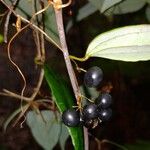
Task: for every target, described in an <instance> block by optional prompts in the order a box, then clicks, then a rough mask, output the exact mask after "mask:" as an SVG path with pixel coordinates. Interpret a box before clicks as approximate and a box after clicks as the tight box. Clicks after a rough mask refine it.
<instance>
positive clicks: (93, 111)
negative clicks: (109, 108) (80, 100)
mask: <svg viewBox="0 0 150 150" xmlns="http://www.w3.org/2000/svg"><path fill="white" fill-rule="evenodd" d="M82 115H83V119H84V120H91V119H95V118H97V116H98V109H97V105H95V104H90V105H86V106H84V107H83V112H82Z"/></svg>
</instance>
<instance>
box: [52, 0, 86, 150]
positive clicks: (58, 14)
mask: <svg viewBox="0 0 150 150" xmlns="http://www.w3.org/2000/svg"><path fill="white" fill-rule="evenodd" d="M55 1H56V3H59V4H61V3H62V1H61V0H55ZM55 1H54V2H55ZM55 16H56V23H57V28H58V32H59V38H60V43H61V48H62V51H63V56H64V59H65V63H66V67H67V71H68V74H69V77H70V81H71V84H72V88H73V91H74V94H75V98H76V100H77V104H79V103H80V98H81V93H80V90H79V86H78V82H77V79H76V76H75V73H74V70H73V67H72V64H71V61H70V58H69V52H68V47H67V43H66V38H65V32H64V25H63V17H62V9H61V8H60V9H56V8H55ZM88 141H89V140H88V129H87V128H84V148H85V150H88V149H89V143H88Z"/></svg>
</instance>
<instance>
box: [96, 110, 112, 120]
mask: <svg viewBox="0 0 150 150" xmlns="http://www.w3.org/2000/svg"><path fill="white" fill-rule="evenodd" d="M111 116H112V110H111V109H110V108H109V109H101V110H100V112H99V116H98V117H99V119H100V120H102V121H108V120H109V119H110V118H111Z"/></svg>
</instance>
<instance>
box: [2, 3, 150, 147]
mask: <svg viewBox="0 0 150 150" xmlns="http://www.w3.org/2000/svg"><path fill="white" fill-rule="evenodd" d="M81 5H82V2H80V3H77V4H76V5H75V6H72V7H69V8H67V9H65V10H64V20H65V23H67V21H68V20H69V18H70V17H72V16H70V14H69V12H70V10H71V11H72V13H73V14H72V15H75V14H76V10H78V8H79V7H80V6H81ZM0 9H1V10H4V9H5V8H4V7H3V6H0ZM144 10H145V8H142V9H141V10H140V11H138V12H135V13H131V14H126V15H115V16H114V18H113V20H111V21H110V20H108V19H107V18H106V17H105V16H103V15H100V14H99V12H96V13H94V14H93V15H91V16H89V17H88V18H86V19H84V20H83V21H81V22H75V24H74V26H73V27H72V28H71V29H70V30H69V32H68V33H67V34H66V37H67V42H68V46H69V50H70V51H69V52H70V54H71V55H75V56H78V57H82V56H84V53H85V50H86V48H87V46H88V44H89V42H90V41H91V40H92V39H93V38H94V37H95V36H96V35H98V34H100V33H102V32H104V31H108V30H110V29H112V28H116V27H121V26H126V25H135V24H145V23H148V21H147V20H146V18H145V14H144ZM15 20H16V18H15V17H14V16H12V17H11V22H12V23H13V22H14V21H15ZM3 26H4V21H2V22H1V24H0V33H1V34H3ZM14 33H15V28H14V27H13V26H12V24H11V23H10V26H9V38H10V37H11V36H12V35H13V34H14ZM45 43H46V57H47V58H46V61H47V63H49V64H50V65H51V66H53V67H54V68H55V69H56V70H58V72H60V73H61V74H62V75H63V76H64V77H65V78H66V79H67V78H68V76H67V72H66V69H64V68H65V64H64V60H63V57H62V54H61V52H60V51H59V50H57V48H55V47H54V46H53V45H51V44H49V43H47V42H46V41H45ZM6 47H7V44H5V43H3V44H1V45H0V91H2V89H4V88H5V89H9V90H11V91H14V92H17V93H20V92H21V87H22V80H21V78H20V75H19V74H18V72H17V71H16V69H15V68H14V67H13V66H12V65H11V63H10V62H9V60H8V56H7V51H6ZM35 52H36V46H35V42H34V39H33V36H32V31H31V30H30V29H26V30H25V31H23V32H22V34H20V35H19V36H18V37H17V38H16V39H15V41H14V42H13V44H12V45H11V56H12V58H13V60H15V62H16V63H17V64H19V66H20V68H22V70H23V72H24V74H25V76H26V79H27V84H28V85H27V90H26V93H25V94H26V95H30V94H31V93H30V92H31V89H32V88H33V87H34V86H35V84H36V81H37V78H38V74H39V70H38V69H37V68H36V67H35V64H34V57H35ZM93 65H99V66H101V68H102V69H103V71H104V81H103V83H102V85H101V87H99V89H101V88H102V87H104V86H107V85H110V84H111V85H112V86H113V89H112V91H111V94H112V97H113V117H112V119H111V121H110V122H109V123H106V124H102V125H101V126H98V127H96V129H94V130H90V133H91V134H92V135H93V136H91V137H90V143H91V144H90V146H91V149H95V150H96V148H97V145H96V142H95V140H94V138H93V137H96V138H98V139H100V140H101V139H109V140H111V141H114V142H116V143H119V144H125V143H134V142H136V140H146V141H149V140H150V130H149V124H150V119H149V116H150V109H149V107H150V87H149V86H150V67H149V65H150V61H147V62H137V63H126V62H119V61H111V60H107V59H98V58H91V59H89V60H88V61H86V62H84V63H79V66H80V67H82V68H85V69H88V68H89V67H90V66H93ZM76 73H77V77H78V80H79V83H80V85H82V83H83V74H82V73H81V74H78V72H76ZM99 89H97V90H99ZM41 93H42V94H43V95H48V94H49V91H48V87H47V85H46V83H43V85H42V88H41ZM19 106H20V103H19V101H18V100H16V99H13V98H8V97H3V96H0V149H1V150H25V149H28V150H30V149H34V150H40V149H42V148H41V147H40V146H39V145H38V144H37V143H36V142H35V140H34V138H33V137H32V135H31V133H30V130H29V128H28V127H27V125H26V124H24V126H23V128H20V124H19V123H18V124H17V125H16V126H15V127H13V128H12V127H11V126H10V127H9V128H8V129H7V131H6V133H4V132H3V122H4V121H5V120H6V118H7V117H8V116H9V115H10V114H11V113H12V112H13V111H14V110H15V109H16V108H18V107H19ZM66 147H67V148H70V147H71V140H70V139H68V141H67V143H66ZM104 147H105V149H106V150H107V149H108V150H110V149H116V147H114V146H112V145H110V144H109V145H105V146H104ZM55 149H59V146H58V145H57V146H56V148H55Z"/></svg>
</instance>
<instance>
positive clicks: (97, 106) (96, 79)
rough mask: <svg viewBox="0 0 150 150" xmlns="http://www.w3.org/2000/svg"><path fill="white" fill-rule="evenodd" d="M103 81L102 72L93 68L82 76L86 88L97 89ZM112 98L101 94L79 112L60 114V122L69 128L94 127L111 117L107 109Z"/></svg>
mask: <svg viewBox="0 0 150 150" xmlns="http://www.w3.org/2000/svg"><path fill="white" fill-rule="evenodd" d="M102 79H103V71H102V70H101V69H100V68H99V67H97V66H94V67H92V68H90V69H89V70H88V71H87V72H86V73H85V75H84V84H85V86H87V87H97V86H98V85H99V84H100V82H101V81H102ZM111 104H112V98H111V95H110V94H109V93H102V94H100V95H99V97H98V98H97V99H96V100H95V103H90V104H88V105H85V106H84V107H83V109H82V111H81V112H79V111H77V110H75V109H68V110H66V111H64V112H63V114H62V121H63V123H64V124H65V125H67V126H69V127H75V126H78V125H79V124H80V125H83V126H86V127H92V128H94V127H96V126H97V125H98V123H101V122H105V121H108V120H109V119H110V117H111V115H112V110H111V109H110V108H109V107H110V105H111Z"/></svg>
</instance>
